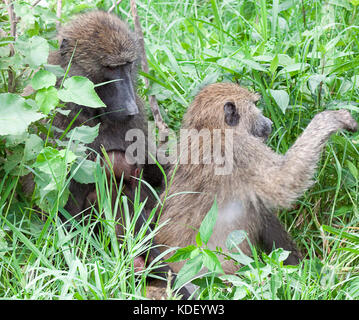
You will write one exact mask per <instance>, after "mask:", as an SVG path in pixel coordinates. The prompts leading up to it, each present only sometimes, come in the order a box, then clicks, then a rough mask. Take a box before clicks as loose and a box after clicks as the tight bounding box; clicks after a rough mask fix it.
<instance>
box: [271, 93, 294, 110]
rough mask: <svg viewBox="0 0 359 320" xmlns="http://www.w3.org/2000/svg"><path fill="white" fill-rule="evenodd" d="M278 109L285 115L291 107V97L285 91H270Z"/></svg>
mask: <svg viewBox="0 0 359 320" xmlns="http://www.w3.org/2000/svg"><path fill="white" fill-rule="evenodd" d="M269 91H270V93H271V95H272V97H273V99H274V101H275V102H276V103H277V105H278V107H279V108H280V109H281V110H282V112H283V113H285V110H286V109H287V108H288V105H289V95H288V93H287V92H286V91H285V90H272V89H270V90H269Z"/></svg>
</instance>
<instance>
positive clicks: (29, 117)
mask: <svg viewBox="0 0 359 320" xmlns="http://www.w3.org/2000/svg"><path fill="white" fill-rule="evenodd" d="M43 117H44V115H42V114H41V113H38V112H36V111H34V110H32V109H30V108H29V106H28V104H27V103H26V100H25V99H24V98H22V97H20V96H18V95H16V94H13V93H1V94H0V135H8V134H12V135H20V134H22V133H24V132H25V131H26V130H27V127H28V126H29V125H30V123H32V122H34V121H37V120H39V119H41V118H43Z"/></svg>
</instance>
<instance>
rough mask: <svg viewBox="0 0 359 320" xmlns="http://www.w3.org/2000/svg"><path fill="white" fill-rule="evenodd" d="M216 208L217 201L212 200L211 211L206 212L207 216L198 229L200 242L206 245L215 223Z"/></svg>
mask: <svg viewBox="0 0 359 320" xmlns="http://www.w3.org/2000/svg"><path fill="white" fill-rule="evenodd" d="M217 214H218V207H217V199H216V198H215V199H214V202H213V205H212V207H211V209H210V210H209V211H208V213H207V215H206V216H205V217H204V219H203V221H202V223H201V226H200V227H199V233H200V235H201V239H202V241H203V242H204V243H205V244H207V242H208V240H209V238H210V237H211V235H212V232H213V228H214V225H215V224H216V221H217Z"/></svg>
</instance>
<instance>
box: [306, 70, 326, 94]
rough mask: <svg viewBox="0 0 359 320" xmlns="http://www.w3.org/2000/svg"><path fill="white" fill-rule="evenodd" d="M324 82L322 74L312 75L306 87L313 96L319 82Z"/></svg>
mask: <svg viewBox="0 0 359 320" xmlns="http://www.w3.org/2000/svg"><path fill="white" fill-rule="evenodd" d="M324 81H325V75H323V74H313V75H311V76H310V77H309V79H308V86H309V89H310V91H311V93H313V94H315V90H316V89H317V87H318V86H319V85H320V83H321V82H324Z"/></svg>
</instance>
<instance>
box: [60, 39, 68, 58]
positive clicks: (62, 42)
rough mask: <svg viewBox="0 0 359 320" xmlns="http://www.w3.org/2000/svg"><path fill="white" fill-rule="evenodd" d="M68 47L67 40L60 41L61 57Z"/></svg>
mask: <svg viewBox="0 0 359 320" xmlns="http://www.w3.org/2000/svg"><path fill="white" fill-rule="evenodd" d="M68 46H69V41H68V40H67V39H62V41H61V45H60V53H61V55H64V54H65V53H66V52H67V49H68Z"/></svg>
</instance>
